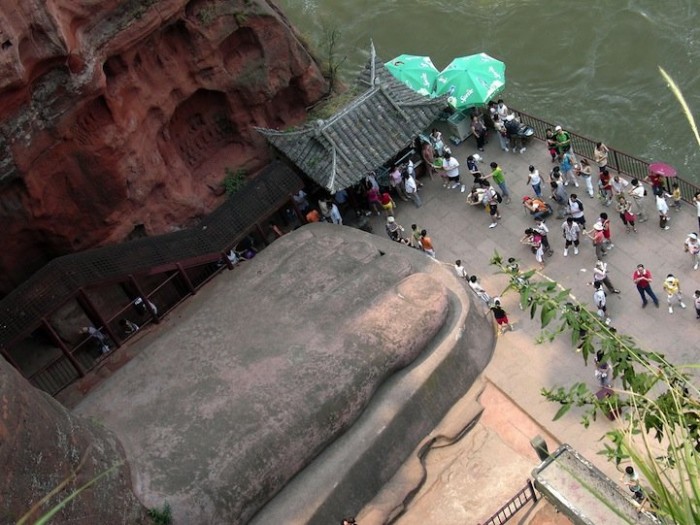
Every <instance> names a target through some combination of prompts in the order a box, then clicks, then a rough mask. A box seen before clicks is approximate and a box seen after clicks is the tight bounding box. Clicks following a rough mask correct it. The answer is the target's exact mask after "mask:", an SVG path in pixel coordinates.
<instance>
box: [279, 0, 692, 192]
mask: <svg viewBox="0 0 700 525" xmlns="http://www.w3.org/2000/svg"><path fill="white" fill-rule="evenodd" d="M277 2H278V4H279V5H280V6H281V7H282V8H283V10H284V11H285V12H286V14H287V16H288V17H289V18H290V20H291V21H292V22H293V23H294V24H295V26H296V27H297V28H298V29H299V30H300V31H301V33H302V34H305V35H306V36H307V37H309V40H310V41H312V42H315V43H317V45H321V44H322V42H323V41H324V38H323V35H324V32H325V31H327V30H329V29H337V30H338V31H340V33H341V36H340V46H339V52H338V53H339V56H341V57H346V61H345V62H344V64H343V67H342V69H341V74H342V76H343V78H344V79H346V80H349V81H350V80H352V79H353V78H354V76H355V75H356V74H357V72H358V71H359V70H360V68H361V67H362V66H363V65H364V64H365V63H366V60H367V58H368V56H369V42H370V39H371V40H373V41H374V44H375V48H376V50H377V53H378V55H379V56H380V57H381V58H382V59H383V60H384V61H389V60H390V59H392V58H393V57H395V56H397V55H400V54H402V53H410V54H415V55H428V56H430V57H431V58H432V60H433V63H434V64H435V65H436V66H437V68H438V69H442V68H443V67H445V66H446V65H447V64H448V63H449V61H450V60H452V58H454V57H457V56H462V55H469V54H473V53H478V52H481V51H484V52H486V53H488V54H490V55H492V56H494V57H496V58H498V59H500V60H502V61H503V62H505V63H506V77H507V87H506V91H505V92H504V93H503V95H502V97H503V98H504V99H505V101H506V103H507V104H508V103H510V104H511V105H512V106H514V107H516V108H518V109H520V110H522V111H524V112H526V113H530V114H532V115H535V116H538V117H540V118H542V119H544V120H547V121H550V122H554V123H559V124H561V125H562V126H564V128H565V129H566V128H568V129H570V130H573V131H575V132H576V133H579V134H582V135H585V136H588V137H590V138H592V139H594V140H602V141H603V142H605V143H607V144H608V145H610V146H612V147H615V148H617V149H619V150H622V151H624V152H626V153H630V154H632V155H635V156H638V157H640V158H642V159H644V160H647V161H650V162H651V161H665V162H669V163H670V164H673V165H674V166H675V167H676V168H678V171H679V175H680V176H682V177H683V178H685V179H688V180H694V181H696V182H697V183H700V170H699V169H697V166H698V163H699V162H700V147H699V146H698V144H697V142H695V139H694V137H693V136H692V133H691V129H690V126H689V124H688V123H687V121H686V119H685V117H684V116H683V113H682V110H681V108H680V105H679V104H678V102H677V101H676V99H675V97H674V96H673V94H672V93H671V91H670V90H669V88H668V86H667V85H666V83H665V81H664V79H663V78H662V77H661V74H660V73H659V71H658V67H659V66H661V67H663V68H664V69H665V70H666V71H667V72H668V73H669V74H670V75H671V76H672V77H673V78H674V79H675V80H676V82H677V83H678V84H679V86H680V87H681V89H682V91H683V93H684V95H685V97H686V100H687V101H688V104H689V106H690V108H691V110H693V112H694V113H695V116H696V118H697V119H698V122H699V123H700V24H698V15H700V0H277Z"/></svg>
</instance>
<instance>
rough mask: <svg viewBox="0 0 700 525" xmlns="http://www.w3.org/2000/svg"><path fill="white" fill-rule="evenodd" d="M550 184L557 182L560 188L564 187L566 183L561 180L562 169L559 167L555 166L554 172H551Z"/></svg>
mask: <svg viewBox="0 0 700 525" xmlns="http://www.w3.org/2000/svg"><path fill="white" fill-rule="evenodd" d="M549 182H556V183H557V184H558V185H560V186H563V185H564V182H563V181H562V180H561V168H560V167H559V166H554V167H553V168H552V171H550V172H549Z"/></svg>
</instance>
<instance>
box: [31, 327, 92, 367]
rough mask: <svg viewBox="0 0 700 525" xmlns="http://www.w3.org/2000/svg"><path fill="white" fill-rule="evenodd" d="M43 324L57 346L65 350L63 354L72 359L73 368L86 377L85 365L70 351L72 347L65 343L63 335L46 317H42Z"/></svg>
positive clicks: (62, 350)
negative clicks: (59, 333) (81, 364)
mask: <svg viewBox="0 0 700 525" xmlns="http://www.w3.org/2000/svg"><path fill="white" fill-rule="evenodd" d="M41 324H42V325H43V326H44V328H45V329H46V331H47V332H48V333H49V335H50V336H51V339H53V342H54V343H55V344H56V346H57V347H59V348H60V349H61V352H63V355H65V356H66V359H68V361H70V363H71V364H72V365H73V368H75V371H76V372H78V375H79V376H80V377H85V371H84V370H83V367H82V366H80V363H78V361H77V359H75V357H73V353H72V352H71V351H70V349H69V348H68V347H67V346H66V345H65V343H64V342H63V340H62V339H61V337H60V336H59V335H58V334H57V333H56V331H55V330H54V329H53V327H52V326H51V324H50V323H49V322H48V321H47V320H46V318H45V317H42V318H41Z"/></svg>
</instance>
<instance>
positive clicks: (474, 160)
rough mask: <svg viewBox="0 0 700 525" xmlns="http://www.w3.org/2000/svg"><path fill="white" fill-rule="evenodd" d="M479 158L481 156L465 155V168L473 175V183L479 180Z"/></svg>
mask: <svg viewBox="0 0 700 525" xmlns="http://www.w3.org/2000/svg"><path fill="white" fill-rule="evenodd" d="M480 160H481V157H479V156H478V155H469V156H468V157H467V169H468V170H469V173H471V174H472V176H473V177H474V184H479V182H480V181H481V177H482V175H481V170H480V169H479V161H480Z"/></svg>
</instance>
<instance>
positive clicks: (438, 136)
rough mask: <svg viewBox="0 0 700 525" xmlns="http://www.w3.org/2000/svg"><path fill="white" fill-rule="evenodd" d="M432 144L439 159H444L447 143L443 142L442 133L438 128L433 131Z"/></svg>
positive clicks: (431, 134) (431, 135)
mask: <svg viewBox="0 0 700 525" xmlns="http://www.w3.org/2000/svg"><path fill="white" fill-rule="evenodd" d="M430 142H431V144H432V146H433V151H435V153H436V154H437V156H438V157H442V156H443V155H444V154H445V143H444V142H443V141H442V133H440V132H439V131H438V130H437V128H433V131H432V132H431V133H430Z"/></svg>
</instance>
